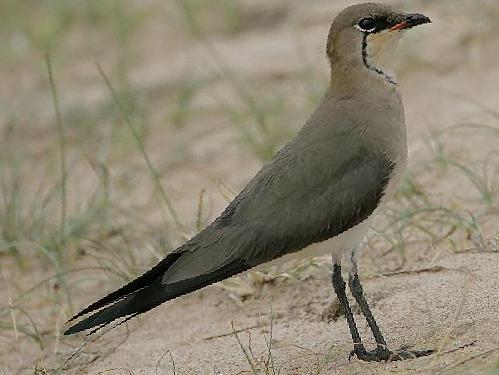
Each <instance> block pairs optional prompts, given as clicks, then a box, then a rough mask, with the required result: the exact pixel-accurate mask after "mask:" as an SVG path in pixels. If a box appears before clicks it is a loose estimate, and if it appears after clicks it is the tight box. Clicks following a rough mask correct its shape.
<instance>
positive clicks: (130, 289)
mask: <svg viewBox="0 0 499 375" xmlns="http://www.w3.org/2000/svg"><path fill="white" fill-rule="evenodd" d="M182 253H183V252H181V251H175V252H173V253H171V254H168V255H167V256H166V258H164V259H163V260H162V261H161V262H159V263H158V264H157V265H156V266H154V267H153V268H151V269H150V270H149V271H147V272H146V273H144V274H143V275H142V276H140V277H138V278H136V279H135V280H133V281H132V282H130V283H128V284H126V285H124V286H123V287H121V288H120V289H118V290H116V291H114V292H112V293H110V294H108V295H107V296H105V297H103V298H101V299H100V300H98V301H96V302H94V303H92V304H91V305H90V306H88V307H86V308H85V309H83V310H81V311H80V312H79V313H78V314H76V315H75V316H73V317H72V318H71V319H69V320H68V321H67V322H66V323H70V322H72V321H73V320H76V319H78V318H80V317H82V316H83V315H86V314H88V313H90V312H92V311H95V310H97V309H100V308H102V307H104V306H106V305H109V304H110V303H112V302H117V301H120V300H122V299H123V298H126V297H127V296H129V295H130V294H132V293H134V292H137V291H139V290H141V289H143V288H146V287H147V286H149V285H151V284H152V283H153V282H154V280H156V279H157V278H158V277H159V276H160V275H162V274H163V273H164V272H165V270H166V269H168V267H170V266H171V265H172V264H173V263H175V261H176V260H177V259H178V258H179V257H180V256H181V255H182Z"/></svg>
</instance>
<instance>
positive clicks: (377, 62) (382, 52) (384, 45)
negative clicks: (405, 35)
mask: <svg viewBox="0 0 499 375" xmlns="http://www.w3.org/2000/svg"><path fill="white" fill-rule="evenodd" d="M401 36H402V31H392V30H384V31H381V32H379V33H374V34H364V38H363V40H362V59H363V61H364V64H365V65H366V67H367V68H368V69H369V70H372V71H373V72H374V73H376V74H379V75H382V76H384V77H385V79H386V80H387V81H388V82H390V83H392V84H396V83H397V81H396V76H395V71H394V59H395V52H396V50H397V47H398V43H399V41H400V38H401Z"/></svg>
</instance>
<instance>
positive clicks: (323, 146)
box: [65, 3, 429, 360]
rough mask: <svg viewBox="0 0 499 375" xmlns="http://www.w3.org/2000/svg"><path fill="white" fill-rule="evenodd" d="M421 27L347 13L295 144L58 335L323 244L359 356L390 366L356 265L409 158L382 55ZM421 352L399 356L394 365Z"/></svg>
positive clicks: (407, 18)
mask: <svg viewBox="0 0 499 375" xmlns="http://www.w3.org/2000/svg"><path fill="white" fill-rule="evenodd" d="M427 22H429V19H428V18H426V17H424V16H422V15H418V14H412V15H407V14H404V13H402V12H399V11H397V10H395V9H394V8H392V7H390V6H387V5H382V4H375V3H367V4H361V5H356V6H353V7H349V8H346V9H345V10H343V11H342V12H341V13H340V14H339V15H338V16H337V17H336V19H335V20H334V22H333V24H332V26H331V29H330V32H329V36H328V41H327V55H328V58H329V60H330V64H331V81H330V86H329V89H328V91H327V93H326V95H325V97H324V99H323V100H322V102H321V103H320V105H319V106H318V107H317V109H316V110H315V111H314V113H313V114H312V116H311V117H310V119H309V120H308V121H307V123H306V124H305V126H304V127H303V128H302V129H301V131H300V132H299V133H298V134H297V135H296V137H295V138H294V139H293V140H291V141H290V142H289V143H288V144H286V145H285V146H284V147H283V148H282V149H281V150H280V151H279V152H278V153H277V154H276V156H275V157H274V158H273V159H272V160H271V161H270V162H269V163H268V164H266V165H265V166H264V167H263V168H262V169H261V170H260V171H259V172H258V173H257V175H256V176H255V177H254V178H253V179H252V180H251V181H250V182H249V183H248V185H247V186H246V187H245V188H244V189H243V190H242V192H241V193H240V194H239V195H238V196H237V197H236V198H235V199H234V200H233V201H232V202H231V203H230V204H229V206H228V207H227V208H226V209H225V211H224V212H223V213H222V214H221V215H220V216H219V217H218V218H217V219H216V220H215V221H214V222H213V223H211V224H210V225H209V226H208V227H207V228H206V229H204V230H203V231H201V232H200V233H199V234H198V235H196V236H195V237H194V238H192V239H191V240H189V241H188V242H186V243H185V244H184V245H182V246H181V247H180V248H178V249H177V250H175V251H174V252H173V253H172V254H170V255H168V256H167V257H166V258H165V259H163V260H162V261H161V262H160V263H159V264H158V265H156V266H155V267H153V268H152V269H151V270H149V271H148V272H146V273H145V274H144V275H142V276H140V277H139V278H137V279H136V280H134V281H132V282H131V283H129V284H127V285H125V286H123V287H122V288H121V289H119V290H117V291H115V292H113V293H111V294H109V295H108V296H106V297H104V298H102V299H101V300H99V301H97V302H95V303H93V304H92V305H90V306H89V307H87V308H86V309H84V310H83V311H81V312H80V313H79V314H78V315H76V316H75V317H74V318H73V319H72V320H74V319H78V318H80V317H82V316H84V315H87V314H88V313H92V312H93V315H91V316H89V317H86V318H85V319H83V320H81V321H80V322H78V323H76V324H75V325H73V326H72V327H70V328H69V329H68V330H67V331H66V332H65V334H72V333H76V332H79V331H83V330H87V329H90V328H94V329H99V328H101V327H102V326H104V325H107V324H109V323H110V322H112V321H114V320H116V319H118V318H130V317H133V316H135V315H137V314H141V313H143V312H145V311H148V310H150V309H152V308H154V307H156V306H158V305H160V304H161V303H163V302H165V301H168V300H171V299H173V298H176V297H178V296H181V295H183V294H186V293H190V292H192V291H194V290H197V289H199V288H202V287H205V286H207V285H209V284H212V283H215V282H218V281H221V280H223V279H225V278H227V277H230V276H233V275H235V274H238V273H240V272H243V271H246V270H248V269H251V268H253V267H255V266H258V265H260V264H264V263H267V262H269V261H272V260H275V259H278V258H281V257H283V256H290V255H296V254H300V252H302V251H303V250H304V249H306V248H307V247H309V246H310V245H313V244H315V243H319V242H324V241H329V245H330V246H328V248H329V249H330V251H331V252H332V254H333V261H334V264H335V268H334V276H333V285H334V289H335V291H336V293H337V294H338V297H339V299H340V302H341V303H342V306H343V308H344V310H345V313H346V315H347V318H348V321H349V327H350V330H351V332H352V336H353V340H354V350H355V354H356V355H357V356H358V357H359V358H361V359H364V360H387V359H388V358H389V357H390V356H391V355H392V354H393V353H392V352H389V351H388V349H387V348H386V346H385V345H386V343H384V339H383V338H382V336H381V333H379V334H378V333H377V331H379V329H378V328H377V325H376V323H375V321H374V318H372V315H371V314H370V311H369V309H368V307H366V306H367V303H364V302H365V300H364V299H363V294H362V289H361V287H360V289H359V286H360V283H358V278H357V271H356V266H355V262H356V256H357V250H358V249H359V248H360V245H361V243H362V240H363V237H364V236H365V234H366V231H367V229H368V227H369V223H370V219H371V217H372V216H373V215H374V214H376V213H377V212H378V211H379V210H380V209H381V208H382V206H383V203H384V202H385V201H386V199H388V198H389V196H390V194H391V193H392V192H393V190H394V188H395V186H396V182H397V180H398V176H399V175H400V172H401V170H402V169H403V167H404V165H405V161H406V157H407V145H406V134H405V123H404V112H403V107H402V101H401V99H400V96H399V94H398V92H397V85H396V81H395V76H394V75H393V73H392V71H391V70H390V66H389V65H390V63H391V58H390V56H391V55H392V54H393V53H394V51H395V49H396V44H397V41H398V39H399V37H400V34H401V31H402V30H405V29H408V28H411V27H413V26H416V25H419V24H422V23H427ZM307 251H308V250H307ZM307 251H304V253H306V252H307ZM342 264H343V266H346V267H347V268H348V270H349V272H350V275H351V276H350V278H351V288H352V292H353V293H354V296H355V297H356V298H358V301H359V304H360V305H361V308H362V309H363V312H364V314H365V315H366V318H367V319H368V322H369V324H370V326H371V328H372V329H373V333H374V334H375V337H376V340H377V343H378V349H377V350H376V351H374V352H367V351H366V350H365V349H364V347H363V346H362V344H361V342H360V337H359V336H358V332H357V330H356V327H355V323H354V322H353V316H352V315H351V312H349V307H348V301H346V297H345V285H344V282H343V279H342V278H341V265H342ZM99 309H100V310H99ZM96 310H98V311H96ZM94 311H96V312H94ZM352 322H353V323H352ZM428 353H429V352H413V353H408V352H398V354H396V355H395V357H396V358H405V357H408V356H409V355H412V356H414V355H416V356H418V355H423V354H428Z"/></svg>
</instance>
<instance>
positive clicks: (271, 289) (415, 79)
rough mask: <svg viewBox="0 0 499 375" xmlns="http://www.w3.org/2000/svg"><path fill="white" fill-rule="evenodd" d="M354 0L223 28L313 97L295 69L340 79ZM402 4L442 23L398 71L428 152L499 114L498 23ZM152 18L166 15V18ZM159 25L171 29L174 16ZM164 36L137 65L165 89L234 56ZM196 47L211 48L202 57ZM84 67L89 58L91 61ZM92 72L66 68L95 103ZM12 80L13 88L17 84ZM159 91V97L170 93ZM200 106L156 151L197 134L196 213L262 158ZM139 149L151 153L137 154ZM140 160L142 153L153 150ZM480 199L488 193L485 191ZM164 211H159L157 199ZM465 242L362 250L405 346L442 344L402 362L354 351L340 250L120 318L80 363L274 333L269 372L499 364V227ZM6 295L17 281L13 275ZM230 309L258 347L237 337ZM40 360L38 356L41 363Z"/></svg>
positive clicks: (184, 194) (241, 366)
mask: <svg viewBox="0 0 499 375" xmlns="http://www.w3.org/2000/svg"><path fill="white" fill-rule="evenodd" d="M351 3H352V2H351V1H325V0H324V1H323V0H317V1H313V2H311V4H308V3H306V4H304V3H302V2H298V1H290V2H288V3H286V2H284V1H275V2H274V3H272V4H271V5H268V7H269V11H273V13H272V14H275V15H276V16H275V17H276V19H273V20H272V22H273V24H272V26H268V25H267V27H265V28H263V27H262V28H259V27H255V28H248V30H247V31H244V32H242V33H239V34H237V35H236V36H231V37H225V36H223V35H214V36H213V38H211V40H212V42H213V43H214V45H215V46H216V47H217V50H218V51H219V52H220V54H221V55H222V56H223V58H224V60H225V61H226V63H227V64H228V66H230V67H231V69H233V71H234V74H235V75H237V76H238V77H240V79H241V80H243V81H244V82H248V85H249V86H250V87H251V88H252V89H253V88H254V89H256V91H257V92H258V90H262V92H266V91H268V92H270V93H271V92H272V89H273V87H278V88H279V89H282V90H295V91H296V93H295V94H293V96H294V97H296V96H298V97H300V95H302V91H300V90H299V89H297V85H296V82H294V80H293V77H294V76H295V75H296V74H297V73H298V72H300V71H301V69H302V68H303V61H307V64H308V65H309V67H308V68H312V69H314V70H315V71H316V74H317V77H321V79H324V80H326V79H327V65H326V63H325V59H324V39H325V35H326V32H327V29H328V27H329V23H330V21H331V19H332V18H333V17H334V15H335V14H336V12H337V11H338V10H339V9H341V8H343V7H344V6H346V5H348V4H351ZM392 3H397V4H400V2H392ZM485 3H486V2H485ZM485 3H484V4H485ZM248 4H249V3H248ZM402 5H403V6H404V8H407V9H411V10H418V11H421V12H423V13H427V14H429V15H430V16H431V18H432V19H433V20H434V24H433V25H432V26H429V27H427V28H426V29H421V30H418V31H417V34H416V33H414V35H408V37H407V38H406V40H405V41H404V42H403V45H402V46H401V60H402V61H401V63H400V66H401V69H400V74H399V77H400V87H401V92H402V95H403V98H404V102H405V108H406V115H407V126H408V135H409V143H410V153H411V158H412V161H411V166H412V165H416V164H417V161H419V160H424V159H425V157H426V156H427V155H426V154H427V148H426V137H427V136H428V135H429V134H430V133H432V132H435V131H437V130H441V129H445V128H448V127H451V126H453V125H456V124H459V123H463V122H480V121H483V122H485V123H489V122H491V121H492V120H491V115H490V114H487V113H486V112H485V111H484V109H483V108H481V107H480V106H477V105H476V103H474V102H478V103H480V105H483V106H488V107H490V108H497V103H499V91H498V90H497V87H499V66H498V64H497V56H498V55H497V53H498V52H497V48H496V46H497V43H498V40H499V39H498V38H497V37H495V36H490V35H489V34H488V31H487V30H485V31H483V35H482V34H480V35H479V36H477V37H476V40H475V39H473V41H472V47H471V48H468V47H466V48H464V47H463V46H462V44H461V43H462V40H463V38H465V37H464V36H463V35H466V34H465V33H464V31H463V30H466V28H469V27H471V26H470V25H473V20H475V21H477V20H479V19H480V15H478V16H477V15H473V16H471V15H469V14H468V16H464V15H463V14H461V10H462V9H457V7H454V6H452V2H449V1H442V2H438V3H436V2H429V1H406V2H403V4H402ZM262 6H264V2H260V1H258V2H256V3H254V4H253V5H248V7H249V9H259V7H262ZM466 7H467V8H466V9H467V11H469V8H470V7H471V8H473V5H472V4H471V5H470V4H468V3H466ZM457 20H459V22H458V21H457ZM149 31H151V32H153V31H155V30H154V27H153V26H152V27H151V30H149ZM159 31H163V30H162V29H161V27H159ZM155 32H157V30H156V31H155ZM167 39H168V38H167ZM172 39H174V38H172ZM144 40H147V39H146V38H144ZM154 43H157V41H155V42H152V41H151V42H149V43H148V42H144V45H143V46H142V48H143V50H144V55H147V58H144V60H145V61H144V62H143V63H141V64H136V65H135V66H134V67H133V70H132V80H133V81H134V82H136V83H137V84H140V86H141V87H145V88H147V89H152V90H158V91H160V92H165V93H166V94H165V97H166V98H168V97H169V96H168V95H169V93H174V92H175V89H176V87H177V85H178V79H177V77H178V75H179V73H180V72H182V71H185V70H186V69H192V71H193V72H196V73H199V72H200V71H201V72H202V75H204V76H206V77H211V76H213V75H214V74H215V73H214V72H216V71H217V70H218V68H219V67H217V64H216V62H215V63H213V61H211V60H210V59H207V58H206V57H205V50H204V47H203V45H201V44H200V43H197V42H192V41H191V43H190V45H189V46H188V47H186V44H185V43H183V41H182V40H177V41H174V40H173V41H172V42H171V44H170V45H169V47H170V48H169V53H166V52H165V49H162V48H151V47H154V46H155V45H154ZM160 46H161V43H160ZM297 46H298V47H297ZM303 56H305V58H303ZM192 61H200V62H201V63H200V64H199V63H198V64H193V63H192ZM210 61H211V62H210ZM81 65H85V64H83V63H82V64H81ZM164 67H168V69H165V68H164ZM74 69H75V70H77V69H79V70H80V71H82V72H86V69H88V67H83V68H82V67H81V66H80V67H75V68H74ZM83 76H84V77H86V75H85V74H84V75H83ZM92 77H93V76H92ZM92 77H91V76H90V75H89V76H88V78H89V79H88V80H87V81H85V84H84V85H83V84H81V81H78V80H74V81H73V80H71V70H68V71H67V72H65V75H64V78H66V81H65V82H66V83H65V84H64V87H63V89H64V90H66V91H68V92H71V93H72V94H71V95H69V96H67V97H64V98H63V101H65V103H69V104H70V103H71V101H75V100H85V101H88V103H90V105H92V103H95V102H99V100H101V99H102V92H101V91H100V90H99V89H100V88H101V85H102V84H101V83H100V82H98V81H93V80H92V79H93V78H94V79H95V77H93V78H92ZM64 78H63V79H64ZM23 82H27V83H25V87H26V89H25V90H26V91H29V90H30V89H32V88H33V85H30V84H29V79H26V80H24V81H23ZM227 86H228V83H227V82H226V81H224V80H223V79H219V78H214V79H213V80H212V81H211V82H210V84H209V85H208V90H207V91H212V92H218V93H221V95H222V96H224V98H225V99H226V100H227V102H228V103H231V102H234V105H239V104H240V103H238V101H237V99H234V98H233V97H232V96H231V94H230V89H228V88H227ZM35 87H36V85H35ZM22 90H24V89H22ZM227 92H229V93H228V94H227ZM2 95H3V96H4V97H5V98H6V97H7V96H8V90H4V91H3V92H2ZM47 100H48V99H47ZM214 101H216V100H215V99H214V97H213V96H211V95H200V96H199V97H196V99H195V103H194V105H199V106H205V107H208V108H210V106H213V102H214ZM69 104H68V105H69ZM156 104H157V105H158V106H159V105H160V104H161V102H159V103H156ZM35 105H38V106H39V110H40V116H41V117H44V116H51V113H50V112H47V110H45V108H48V107H49V106H48V103H47V102H46V100H45V98H40V99H39V100H38V102H37V103H36V104H35ZM296 111H297V112H299V113H293V114H292V115H290V116H291V118H290V120H293V121H297V120H299V121H300V122H299V123H297V124H294V125H293V128H298V127H299V126H300V124H301V123H302V122H303V121H304V120H305V118H306V117H307V115H308V114H307V113H300V106H299V105H298V106H296ZM158 112H159V114H158V113H155V114H154V116H155V117H156V118H157V119H162V118H164V117H162V114H161V112H162V111H161V110H158ZM492 117H493V116H492ZM197 121H198V122H197V123H198V124H199V123H202V126H197V125H189V126H187V127H185V128H183V129H180V130H172V129H165V128H162V127H158V128H156V129H155V131H156V132H157V133H156V135H155V137H151V138H153V139H151V140H150V144H148V148H149V149H150V150H151V153H152V154H153V155H156V154H161V153H162V152H163V153H164V152H165V151H164V150H168V149H169V148H171V147H174V146H175V143H178V142H185V143H188V146H186V148H187V152H186V153H187V154H188V156H189V162H188V163H186V164H180V165H176V166H175V167H174V168H171V169H170V170H169V171H168V173H167V174H168V176H167V180H165V181H167V182H166V183H167V184H168V188H169V189H170V192H171V194H172V196H174V198H175V204H176V206H177V208H178V211H179V212H180V213H181V215H182V218H183V219H185V220H186V221H188V220H189V219H188V218H191V217H194V216H195V212H196V207H197V194H198V193H199V190H200V188H199V187H200V186H202V187H205V188H206V189H207V190H208V191H210V190H211V192H212V198H213V203H212V204H213V206H212V216H213V215H214V214H216V212H218V211H219V210H220V209H221V208H223V206H224V204H225V201H224V199H223V197H221V196H220V194H218V195H217V193H213V192H214V191H216V190H217V189H218V187H217V185H216V183H214V181H216V180H217V179H221V180H223V181H224V182H225V183H226V184H227V185H228V186H231V187H233V188H234V189H235V190H237V189H238V188H240V187H242V186H243V185H244V183H245V182H246V181H247V180H248V179H249V178H250V177H251V176H252V175H253V174H254V172H255V171H256V170H257V169H258V168H259V166H260V164H261V162H260V161H257V160H256V159H255V158H252V157H248V155H247V153H245V152H241V150H240V145H239V144H238V143H237V137H238V136H237V134H236V133H235V131H234V129H233V128H232V127H231V126H230V124H227V119H225V120H221V119H220V118H219V117H216V116H214V118H210V116H209V115H208V116H207V117H206V118H205V119H204V120H200V119H197ZM41 133H42V132H41ZM40 137H43V134H40ZM456 139H457V140H456ZM468 139H469V140H471V141H470V142H468ZM468 139H467V138H466V137H465V136H461V137H460V138H453V141H455V146H456V145H457V146H456V147H457V148H459V147H460V146H459V144H461V143H462V144H464V145H466V146H467V147H468V148H469V149H471V150H472V151H470V153H471V155H474V154H475V151H473V150H475V149H476V154H478V153H479V150H478V149H480V151H483V150H494V149H496V148H497V147H496V146H495V144H496V142H497V139H495V138H487V137H485V138H483V137H482V138H480V141H479V142H480V143H479V144H477V145H474V144H470V143H473V142H478V141H475V139H474V138H471V137H470V138H468ZM463 155H465V154H464V151H463ZM466 155H468V154H466ZM463 157H464V156H463ZM131 165H132V166H133V167H134V168H137V164H136V163H135V164H133V163H131ZM129 166H130V164H129V165H128V167H129ZM139 167H140V168H142V164H139ZM411 168H412V167H411ZM414 170H416V169H414ZM419 171H420V170H419ZM422 174H423V175H424V176H423V177H422V179H423V181H426V183H427V186H428V188H429V189H432V188H434V190H433V193H434V194H440V195H442V196H446V195H450V194H452V195H454V194H458V195H459V194H460V193H462V191H460V186H461V185H460V182H458V180H456V179H454V178H453V177H454V176H452V173H451V174H450V176H449V175H446V176H445V177H446V179H445V180H439V178H438V176H439V175H438V173H436V172H435V173H434V172H432V171H429V172H428V171H425V172H422ZM186 186H187V187H189V188H186ZM137 196H138V197H139V198H137V197H134V198H133V199H138V200H140V199H141V197H140V196H141V193H140V192H138V193H137ZM470 207H473V204H471V203H470ZM496 211H497V212H498V213H499V210H496ZM155 215H156V216H157V217H159V213H158V212H155ZM484 230H485V231H486V234H484V235H485V236H486V237H487V238H492V237H494V236H497V233H498V232H497V231H498V229H497V216H496V217H495V219H492V220H490V221H489V222H488V226H487V228H486V229H484ZM496 240H497V237H496ZM459 244H460V246H461V247H460V248H459V249H458V250H459V251H457V252H456V251H455V250H456V249H451V248H450V247H449V245H448V244H447V243H445V242H444V243H440V244H437V245H436V247H435V248H432V249H430V250H428V249H426V248H425V249H421V248H418V247H417V246H416V247H412V248H411V249H410V250H409V252H408V255H407V256H408V259H409V261H408V262H407V264H405V266H404V267H402V268H401V269H399V270H398V271H397V272H392V271H391V270H390V269H391V267H390V266H391V265H392V263H391V260H390V259H387V260H386V263H383V262H384V261H385V258H384V257H381V258H380V259H381V260H380V261H376V254H375V253H372V252H371V253H370V252H369V251H365V256H364V257H363V258H362V259H361V275H364V279H365V289H366V293H367V295H368V299H369V300H370V301H371V304H372V306H373V309H374V313H375V316H376V317H377V319H378V322H379V324H380V326H381V328H382V330H383V331H384V333H385V336H386V337H387V339H388V343H389V345H390V347H391V348H394V349H397V348H400V347H402V346H405V345H407V346H409V347H411V348H415V349H418V348H431V349H435V350H437V351H436V353H435V354H434V355H432V356H430V357H427V358H420V359H417V360H411V361H405V362H393V363H387V364H385V363H383V364H366V363H361V362H359V361H357V360H355V359H352V360H351V361H349V360H348V354H349V352H350V350H351V342H350V336H349V332H348V328H347V325H346V322H345V321H344V319H343V317H342V316H340V314H339V309H338V303H337V301H336V299H335V298H334V297H333V291H332V288H331V286H330V281H329V277H330V276H329V273H328V266H327V260H324V261H323V263H325V264H326V265H322V266H321V267H317V268H313V267H311V268H310V267H309V270H308V271H307V276H306V277H301V278H298V279H297V278H292V279H291V280H286V281H280V280H274V281H271V282H268V283H264V284H263V285H262V286H261V287H260V288H256V289H257V290H256V292H255V291H254V290H252V293H250V294H251V295H250V296H249V298H247V299H245V300H244V301H243V300H241V299H239V298H237V297H234V296H233V294H231V293H230V291H228V290H227V289H226V288H220V287H219V286H212V287H209V288H207V289H205V290H202V291H199V292H196V293H194V294H192V295H189V296H185V297H183V298H180V299H177V300H175V301H171V302H169V303H167V304H165V305H163V306H161V307H159V308H157V309H155V310H154V311H152V312H149V313H147V314H145V315H144V316H143V317H141V318H140V319H137V320H135V321H133V322H131V323H129V324H128V326H127V328H126V329H125V328H124V327H119V328H117V329H116V330H114V331H113V332H111V333H109V334H108V335H106V336H104V337H102V338H100V339H98V340H97V341H96V342H95V343H92V344H90V345H88V346H87V347H86V348H85V350H84V351H83V353H81V354H80V355H78V356H77V357H75V358H73V359H72V360H71V361H70V362H68V366H69V367H68V368H67V370H66V372H67V373H74V374H100V373H113V374H179V375H184V374H221V375H222V374H223V375H235V374H251V373H252V369H251V366H250V364H249V362H248V360H247V359H246V356H245V351H246V353H248V355H249V356H250V357H251V358H252V359H251V361H253V362H255V363H256V364H257V367H259V368H261V367H262V366H263V367H265V366H264V365H262V363H265V361H267V360H268V358H269V347H270V348H271V349H270V352H271V356H270V357H271V358H272V361H273V363H274V368H275V371H272V370H269V371H268V372H267V373H268V374H278V373H279V374H284V375H288V374H289V375H293V374H298V375H301V374H388V373H400V374H405V373H409V374H413V373H414V374H415V373H418V374H463V375H467V374H497V371H498V367H497V366H498V363H497V362H498V360H499V328H498V327H499V299H498V298H497V291H498V290H499V272H498V271H499V268H498V267H499V266H498V258H497V257H498V254H497V243H494V242H493V241H492V242H490V244H489V246H488V247H484V248H481V247H477V246H475V244H473V243H472V241H462V242H460V243H459ZM380 262H381V263H380ZM310 269H311V270H312V271H310ZM43 272H44V271H43V270H41V271H38V272H35V274H37V275H41V274H43ZM4 277H5V276H4ZM7 280H8V276H7ZM12 283H13V284H14V282H12ZM97 285H98V287H94V288H93V289H92V290H87V291H81V292H80V294H79V295H78V296H77V297H76V303H77V304H78V306H84V305H86V304H87V303H89V302H91V301H93V300H94V299H95V298H97V297H99V296H100V295H102V294H104V293H105V292H106V291H110V290H112V289H113V287H114V285H104V284H102V283H100V284H97ZM0 293H2V292H0ZM2 297H6V296H5V291H4V292H3V294H2ZM356 318H357V321H358V324H359V327H361V333H362V334H363V336H364V337H366V339H367V340H368V342H372V340H371V338H370V335H369V331H368V329H367V327H366V324H365V322H364V321H363V319H362V317H361V316H359V315H358V314H357V315H356ZM231 323H233V326H234V328H235V330H236V332H238V337H239V339H240V344H241V345H242V346H243V348H241V347H240V344H239V343H238V341H237V340H236V336H235V335H234V333H233V329H232V328H231ZM61 340H62V342H61V344H60V350H58V354H57V356H56V358H57V359H58V360H63V359H64V358H66V357H67V355H68V354H69V353H70V350H69V349H68V346H72V347H75V346H77V345H79V343H81V342H82V341H81V340H82V338H81V337H76V338H69V339H64V338H63V339H61ZM66 340H67V341H66ZM26 355H27V354H23V353H17V354H16V353H4V354H2V355H1V356H0V362H5V363H7V364H4V363H2V365H3V368H4V371H5V373H7V374H10V373H11V372H12V373H16V372H19V373H23V372H24V371H25V370H26V368H27V367H29V366H27V365H25V363H24V362H23V361H24V360H25V358H23V357H24V356H26ZM28 362H29V361H28ZM49 362H50V361H49ZM267 367H268V366H267ZM0 368H2V367H0ZM258 371H260V370H258ZM32 372H33V370H32V368H30V369H29V371H26V373H32ZM259 373H260V372H259ZM261 373H265V372H264V371H263V372H261Z"/></svg>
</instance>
